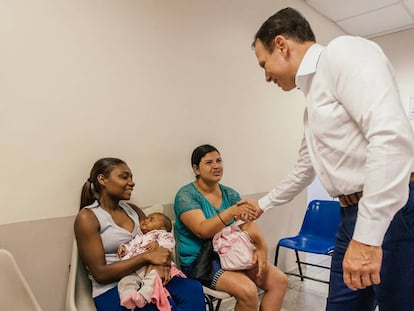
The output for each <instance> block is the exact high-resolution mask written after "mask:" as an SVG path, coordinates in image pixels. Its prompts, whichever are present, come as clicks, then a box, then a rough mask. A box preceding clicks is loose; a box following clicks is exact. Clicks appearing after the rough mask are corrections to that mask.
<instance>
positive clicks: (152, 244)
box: [147, 241, 160, 251]
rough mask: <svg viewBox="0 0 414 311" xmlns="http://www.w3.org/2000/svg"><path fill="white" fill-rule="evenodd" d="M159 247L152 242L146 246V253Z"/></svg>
mask: <svg viewBox="0 0 414 311" xmlns="http://www.w3.org/2000/svg"><path fill="white" fill-rule="evenodd" d="M159 246H160V245H159V244H158V242H157V241H153V242H150V243H148V244H147V251H153V250H154V249H157V248H158V247H159Z"/></svg>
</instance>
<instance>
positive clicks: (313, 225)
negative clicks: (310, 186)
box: [299, 200, 341, 242]
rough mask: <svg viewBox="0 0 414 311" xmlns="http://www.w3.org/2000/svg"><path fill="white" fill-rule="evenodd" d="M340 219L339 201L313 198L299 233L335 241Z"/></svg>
mask: <svg viewBox="0 0 414 311" xmlns="http://www.w3.org/2000/svg"><path fill="white" fill-rule="evenodd" d="M340 220H341V215H340V204H339V202H338V201H330V200H313V201H311V202H309V204H308V207H307V209H306V213H305V217H304V219H303V223H302V227H301V229H300V233H299V234H300V235H306V236H310V237H318V238H321V239H325V240H331V241H332V242H334V241H335V236H336V231H337V230H338V226H339V223H340Z"/></svg>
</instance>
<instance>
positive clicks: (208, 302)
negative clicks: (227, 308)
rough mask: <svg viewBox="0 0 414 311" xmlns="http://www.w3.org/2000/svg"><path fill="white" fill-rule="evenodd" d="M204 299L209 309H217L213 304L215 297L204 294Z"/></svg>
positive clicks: (212, 310)
mask: <svg viewBox="0 0 414 311" xmlns="http://www.w3.org/2000/svg"><path fill="white" fill-rule="evenodd" d="M204 300H205V301H206V305H207V308H208V311H215V310H214V305H213V299H212V298H211V297H210V296H209V295H204Z"/></svg>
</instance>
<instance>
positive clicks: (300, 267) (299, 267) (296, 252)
mask: <svg viewBox="0 0 414 311" xmlns="http://www.w3.org/2000/svg"><path fill="white" fill-rule="evenodd" d="M295 254H296V262H297V263H298V270H299V274H300V280H301V281H303V273H302V266H301V265H300V259H299V252H298V251H297V250H295Z"/></svg>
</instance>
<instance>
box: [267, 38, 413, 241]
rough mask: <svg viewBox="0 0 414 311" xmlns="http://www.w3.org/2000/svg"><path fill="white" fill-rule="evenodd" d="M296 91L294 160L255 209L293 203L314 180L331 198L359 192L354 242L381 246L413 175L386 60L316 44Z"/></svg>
mask: <svg viewBox="0 0 414 311" xmlns="http://www.w3.org/2000/svg"><path fill="white" fill-rule="evenodd" d="M296 85H297V86H298V88H299V89H301V90H302V91H303V93H304V95H305V98H306V109H305V113H304V129H305V135H304V140H303V141H302V146H301V148H300V152H299V159H298V161H297V162H296V165H295V167H294V169H293V170H292V172H291V173H290V174H289V175H288V176H287V177H286V178H285V179H283V180H282V181H281V182H280V183H279V184H278V185H277V186H276V187H275V188H274V189H273V190H272V191H271V192H270V193H269V194H267V195H266V196H264V197H263V198H261V199H260V200H259V206H260V207H261V208H262V209H263V210H264V211H266V210H267V209H269V208H271V207H273V206H276V205H281V204H283V203H286V202H288V201H290V200H291V199H293V197H294V196H295V195H297V194H298V193H299V192H301V191H302V190H303V189H304V188H305V187H306V186H307V185H309V184H310V183H311V182H312V180H313V178H314V176H315V173H316V175H317V176H318V178H319V179H320V181H321V183H322V185H323V186H324V187H325V189H326V190H327V191H328V193H329V194H330V195H331V196H332V197H337V196H338V195H341V194H351V193H355V192H358V191H363V197H362V198H361V200H360V201H359V203H358V218H357V222H356V226H355V231H354V235H353V239H355V240H357V241H359V242H362V243H366V244H368V245H381V244H382V241H383V239H384V235H385V232H386V230H387V228H388V226H389V224H390V222H391V220H392V218H393V216H394V215H395V213H396V212H397V211H398V210H399V209H400V208H401V207H403V206H404V205H405V203H406V201H407V199H408V191H409V189H408V183H409V178H410V174H411V172H414V135H413V131H412V128H411V125H410V122H409V121H408V118H407V115H406V114H405V112H404V110H403V107H402V104H401V99H400V95H399V92H398V87H397V84H396V81H395V78H394V73H393V71H392V68H391V65H390V63H389V61H388V59H387V58H386V56H385V55H384V53H383V52H382V50H381V49H380V47H379V46H378V45H377V44H375V43H374V42H372V41H369V40H366V39H363V38H360V37H351V36H342V37H338V38H336V39H334V40H333V41H331V42H330V43H329V44H328V45H327V46H326V47H323V46H321V45H319V44H316V43H315V44H314V45H312V46H311V47H310V48H309V49H308V51H307V52H306V54H305V56H304V58H303V60H302V62H301V64H300V66H299V69H298V72H297V74H296Z"/></svg>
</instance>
